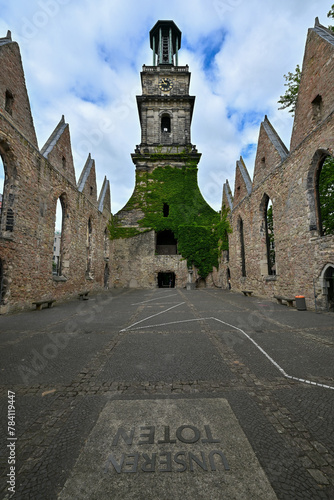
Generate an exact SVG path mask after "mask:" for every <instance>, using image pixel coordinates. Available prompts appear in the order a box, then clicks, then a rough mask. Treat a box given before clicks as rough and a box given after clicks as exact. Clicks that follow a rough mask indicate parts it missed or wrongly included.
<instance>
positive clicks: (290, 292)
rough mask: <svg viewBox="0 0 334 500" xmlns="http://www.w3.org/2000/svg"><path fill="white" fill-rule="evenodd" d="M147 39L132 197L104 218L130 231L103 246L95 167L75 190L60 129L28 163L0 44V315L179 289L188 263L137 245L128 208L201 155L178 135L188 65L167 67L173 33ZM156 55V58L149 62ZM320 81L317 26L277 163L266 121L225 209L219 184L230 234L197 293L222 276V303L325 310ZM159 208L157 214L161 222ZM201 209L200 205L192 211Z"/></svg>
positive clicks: (8, 59)
mask: <svg viewBox="0 0 334 500" xmlns="http://www.w3.org/2000/svg"><path fill="white" fill-rule="evenodd" d="M150 40H151V48H152V49H153V66H143V71H142V73H141V77H142V87H143V94H142V95H141V96H138V97H137V103H138V111H139V116H140V122H141V129H142V137H141V143H140V144H139V145H138V146H137V147H136V149H135V152H134V153H133V154H132V160H133V162H134V164H135V167H136V186H135V190H134V195H133V197H132V198H131V199H130V200H129V202H128V203H127V204H126V206H125V207H124V208H123V209H122V210H121V211H120V212H118V214H116V215H115V216H114V219H115V220H117V221H118V224H119V225H120V227H121V228H123V229H124V230H126V231H127V230H130V231H137V233H138V232H139V231H143V232H142V233H141V234H137V235H136V236H132V237H127V238H119V239H115V240H113V241H110V240H109V232H108V222H109V220H110V216H111V212H110V188H109V181H107V179H105V180H104V183H103V186H102V189H101V192H100V194H99V196H98V193H97V188H96V174H95V162H94V160H93V159H92V158H91V156H90V155H89V157H88V158H87V161H86V164H85V166H84V168H83V171H82V174H81V176H80V178H79V180H78V182H76V178H75V171H74V165H73V158H72V150H71V141H70V132H69V126H68V124H67V123H66V122H65V119H64V117H62V119H61V120H60V122H59V124H58V125H57V127H56V129H55V130H54V132H53V133H52V134H51V136H50V138H49V140H48V141H47V143H46V144H45V146H44V147H43V148H42V149H41V150H39V148H38V143H37V138H36V133H35V129H34V124H33V119H32V115H31V110H30V104H29V98H28V95H27V91H26V86H25V79H24V73H23V68H22V62H21V57H20V51H19V47H18V45H17V43H15V42H13V41H12V39H11V35H10V32H8V34H7V37H5V38H2V39H0V68H1V72H0V75H1V76H0V155H1V159H2V161H3V165H4V170H5V184H4V190H3V200H2V207H1V220H0V313H5V312H9V311H12V310H15V309H22V308H28V307H31V305H32V302H33V301H36V300H41V299H46V298H51V297H52V298H55V299H57V300H63V299H66V298H69V297H72V296H75V295H76V294H77V293H78V292H81V291H83V290H96V291H98V290H101V289H103V288H104V287H105V286H108V285H109V286H111V287H112V286H114V287H132V286H133V287H156V286H158V285H159V286H160V285H161V284H162V285H163V286H166V284H165V282H163V280H165V279H169V278H168V277H169V276H173V280H174V281H173V286H174V285H175V286H177V287H185V286H186V284H187V282H188V280H189V273H188V268H187V262H186V261H185V260H183V259H182V256H181V255H179V254H177V251H172V250H173V248H174V250H175V244H174V242H173V241H172V239H171V240H170V241H165V240H162V241H161V242H160V243H159V241H158V238H159V234H157V233H156V232H155V231H153V230H150V231H148V232H146V231H145V230H144V229H143V228H142V227H141V226H140V224H139V221H140V220H141V219H142V218H143V216H144V215H145V214H144V213H143V212H142V210H141V209H140V206H147V205H145V204H144V205H140V204H138V203H137V202H138V199H140V197H141V196H143V197H144V198H145V199H146V197H147V195H148V192H149V191H150V190H149V188H147V189H146V193H145V192H144V191H143V189H142V188H143V181H142V179H143V178H144V177H145V175H146V177H147V179H149V178H150V177H149V176H150V175H151V174H152V173H153V172H154V171H156V170H158V169H164V170H166V169H168V168H170V167H173V168H174V169H175V171H180V170H182V169H183V170H187V171H191V170H192V169H193V171H194V172H195V170H194V169H196V167H197V164H198V162H199V160H200V156H201V155H200V153H198V152H197V149H196V147H195V146H194V145H193V144H192V143H191V136H190V127H191V119H192V112H193V106H194V99H195V98H194V97H193V96H190V95H189V82H190V73H189V70H188V66H184V67H183V66H181V67H180V66H178V63H177V50H178V49H179V48H180V46H181V32H180V31H179V30H178V28H177V27H176V26H175V24H174V23H173V22H172V21H159V22H158V23H157V24H156V25H155V27H154V28H153V29H152V30H151V32H150ZM161 41H163V43H161ZM164 44H165V46H166V47H167V49H168V50H167V51H166V53H164V51H163V50H162V49H161V47H163V46H164ZM158 47H159V48H158ZM156 58H158V64H156ZM174 62H175V64H174ZM333 81H334V35H333V33H331V32H330V31H329V30H327V29H326V28H325V27H323V26H321V25H320V24H319V22H318V21H316V24H315V27H314V28H312V29H310V30H309V32H308V37H307V43H306V50H305V56H304V62H303V69H302V78H301V83H300V89H299V95H298V102H297V106H296V113H295V120H294V126H293V132H292V137H291V144H290V151H288V149H287V148H286V147H285V145H284V144H283V142H282V141H281V139H280V138H279V136H278V134H277V132H276V131H275V130H274V128H273V127H272V125H271V123H270V122H269V120H268V118H267V117H265V119H264V121H263V123H262V124H261V128H260V134H259V141H258V148H257V155H256V160H255V169H254V176H253V180H251V179H250V176H249V174H248V172H247V168H246V165H245V164H244V162H243V160H242V158H240V160H238V162H237V166H236V176H235V188H234V196H232V192H231V190H230V187H229V185H228V183H226V184H225V185H224V189H223V204H224V205H225V206H226V207H228V208H230V210H231V213H230V218H231V224H232V227H233V233H232V234H231V235H230V237H229V240H230V241H229V242H230V248H229V253H228V254H227V253H226V252H225V254H224V255H223V256H222V259H221V266H220V269H219V272H217V271H216V270H214V273H211V275H209V277H208V278H207V280H206V285H209V286H217V285H218V286H227V279H228V277H229V276H230V277H231V283H232V289H233V290H237V291H238V290H239V291H241V290H252V291H253V292H254V293H255V294H257V295H260V296H266V297H270V298H272V297H274V295H280V296H285V297H294V296H295V295H304V296H305V297H306V302H307V306H308V307H311V308H313V307H315V305H317V307H319V308H322V309H326V308H327V307H328V306H331V307H334V279H332V281H330V279H329V277H330V276H334V235H327V236H324V235H323V233H322V229H321V217H320V213H319V201H318V192H317V190H318V188H317V183H318V178H319V172H320V170H321V168H322V165H323V162H324V160H325V159H326V157H327V156H333V155H334V92H333V90H334V89H333ZM143 175H144V177H143ZM197 189H198V187H197V188H196V193H197V194H196V196H197V200H199V199H200V197H199V196H200V195H199V194H198V193H199V191H198V192H197ZM144 198H143V199H144ZM57 200H60V202H61V205H62V212H63V231H62V239H61V265H60V267H59V272H58V273H57V275H55V274H52V256H53V243H54V229H55V217H56V204H57ZM136 200H137V201H136ZM269 200H270V201H271V203H272V209H273V228H274V237H275V262H274V263H271V264H272V265H269V260H268V252H269V250H270V248H271V247H270V244H269V239H268V234H269V232H268V231H269V229H268V223H267V217H266V214H267V212H268V207H269ZM135 201H136V202H135ZM163 201H164V200H161V211H163V210H165V209H166V211H167V212H168V209H169V207H168V206H167V207H165V206H164V204H163ZM207 207H208V206H207V204H206V202H205V201H204V200H200V203H199V208H200V210H206V209H207ZM209 208H210V207H209ZM164 216H165V215H164ZM166 217H168V215H166ZM162 276H163V277H162ZM166 277H167V278H166ZM197 278H198V282H200V280H199V278H200V276H198V272H197V269H193V276H192V279H193V282H194V281H195V280H196V279H197ZM159 280H160V281H159ZM202 282H203V280H202ZM159 283H160V284H159ZM167 286H168V283H167ZM314 295H316V302H315V298H314Z"/></svg>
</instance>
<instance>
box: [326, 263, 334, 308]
mask: <svg viewBox="0 0 334 500" xmlns="http://www.w3.org/2000/svg"><path fill="white" fill-rule="evenodd" d="M324 284H325V287H326V289H327V308H328V310H329V311H334V267H333V266H328V267H327V269H326V271H325V273H324Z"/></svg>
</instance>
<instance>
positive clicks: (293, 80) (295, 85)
mask: <svg viewBox="0 0 334 500" xmlns="http://www.w3.org/2000/svg"><path fill="white" fill-rule="evenodd" d="M327 17H329V18H332V19H334V4H333V5H332V7H331V9H330V11H329V12H328V14H327ZM328 29H330V30H331V31H333V32H334V26H331V25H330V26H328ZM300 77H301V70H300V67H299V64H297V66H296V69H295V71H294V73H292V72H290V71H289V73H288V74H287V75H284V78H285V81H286V83H285V84H284V86H285V87H287V89H286V91H285V94H284V95H283V96H280V98H279V100H278V104H281V107H280V108H278V109H286V108H290V109H289V113H292V116H294V113H295V109H296V103H297V96H298V91H299V85H300Z"/></svg>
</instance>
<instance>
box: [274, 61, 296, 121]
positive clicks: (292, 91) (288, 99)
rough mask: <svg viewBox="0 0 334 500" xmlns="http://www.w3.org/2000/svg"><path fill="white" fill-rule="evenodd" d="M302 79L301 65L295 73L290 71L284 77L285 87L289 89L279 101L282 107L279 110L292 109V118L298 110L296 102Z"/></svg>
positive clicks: (290, 110)
mask: <svg viewBox="0 0 334 500" xmlns="http://www.w3.org/2000/svg"><path fill="white" fill-rule="evenodd" d="M300 77H301V70H300V67H299V64H297V66H296V69H295V72H294V73H291V71H289V73H288V74H287V75H284V78H285V80H286V83H285V84H284V86H285V87H287V89H286V91H285V94H284V95H283V96H280V99H279V101H278V104H281V105H282V106H281V107H280V108H278V109H286V108H290V109H289V113H292V116H293V115H294V113H295V109H296V102H297V96H298V91H299V85H300Z"/></svg>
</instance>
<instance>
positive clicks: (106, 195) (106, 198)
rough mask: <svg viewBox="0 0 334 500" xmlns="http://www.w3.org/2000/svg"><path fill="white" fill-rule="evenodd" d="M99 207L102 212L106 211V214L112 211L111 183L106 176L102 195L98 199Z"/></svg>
mask: <svg viewBox="0 0 334 500" xmlns="http://www.w3.org/2000/svg"><path fill="white" fill-rule="evenodd" d="M98 207H99V210H100V212H105V213H106V216H107V217H108V216H110V213H111V199H110V183H109V181H108V179H107V178H106V177H104V181H103V184H102V188H101V192H100V196H99V199H98Z"/></svg>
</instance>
